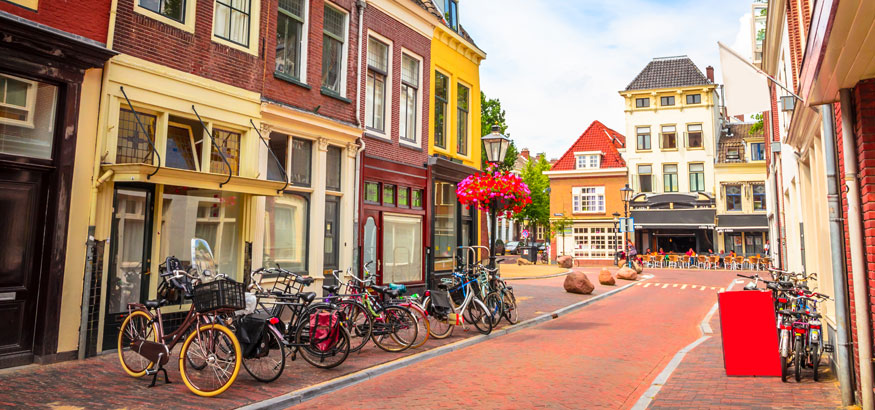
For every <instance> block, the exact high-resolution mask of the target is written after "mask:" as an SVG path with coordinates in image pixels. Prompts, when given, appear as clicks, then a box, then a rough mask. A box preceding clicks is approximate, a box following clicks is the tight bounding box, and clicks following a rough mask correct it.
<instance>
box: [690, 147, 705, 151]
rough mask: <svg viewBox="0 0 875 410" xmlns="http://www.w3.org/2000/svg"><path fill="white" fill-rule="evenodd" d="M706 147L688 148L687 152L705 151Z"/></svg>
mask: <svg viewBox="0 0 875 410" xmlns="http://www.w3.org/2000/svg"><path fill="white" fill-rule="evenodd" d="M704 150H705V147H687V151H704Z"/></svg>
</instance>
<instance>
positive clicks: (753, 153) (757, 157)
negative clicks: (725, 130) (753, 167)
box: [750, 142, 766, 161]
mask: <svg viewBox="0 0 875 410" xmlns="http://www.w3.org/2000/svg"><path fill="white" fill-rule="evenodd" d="M750 160H751V161H765V160H766V144H765V143H763V142H754V143H751V144H750Z"/></svg>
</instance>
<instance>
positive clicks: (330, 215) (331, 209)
mask: <svg viewBox="0 0 875 410" xmlns="http://www.w3.org/2000/svg"><path fill="white" fill-rule="evenodd" d="M339 230H340V198H338V197H336V196H330V195H329V196H326V197H325V245H324V247H323V251H324V255H323V259H322V264H323V269H337V268H338V267H339V266H340V265H339V261H338V259H339V256H340V250H339V249H338V248H339V246H338V245H339V241H340V232H339Z"/></svg>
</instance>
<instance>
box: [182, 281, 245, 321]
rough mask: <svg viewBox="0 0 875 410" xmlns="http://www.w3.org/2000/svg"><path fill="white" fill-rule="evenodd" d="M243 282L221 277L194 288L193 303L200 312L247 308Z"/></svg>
mask: <svg viewBox="0 0 875 410" xmlns="http://www.w3.org/2000/svg"><path fill="white" fill-rule="evenodd" d="M243 290H244V289H243V284H242V283H237V282H233V281H230V280H224V279H219V280H215V281H212V282H209V283H204V284H200V285H198V286H195V288H194V296H193V297H192V304H194V309H195V310H197V311H198V312H201V313H204V312H212V311H216V310H240V309H244V308H246V301H245V299H244V298H243Z"/></svg>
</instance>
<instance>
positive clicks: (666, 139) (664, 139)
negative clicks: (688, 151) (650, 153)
mask: <svg viewBox="0 0 875 410" xmlns="http://www.w3.org/2000/svg"><path fill="white" fill-rule="evenodd" d="M659 141H660V148H662V149H677V147H678V134H677V131H676V129H675V126H674V125H663V126H662V134H661V138H660V139H659Z"/></svg>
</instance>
